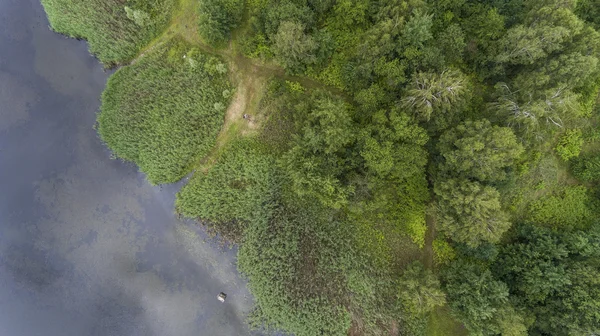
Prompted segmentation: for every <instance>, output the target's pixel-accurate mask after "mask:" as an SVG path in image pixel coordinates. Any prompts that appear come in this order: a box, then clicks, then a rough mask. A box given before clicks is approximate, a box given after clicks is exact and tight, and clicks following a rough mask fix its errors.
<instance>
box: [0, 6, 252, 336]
mask: <svg viewBox="0 0 600 336" xmlns="http://www.w3.org/2000/svg"><path fill="white" fill-rule="evenodd" d="M108 75H109V73H105V72H104V71H103V68H102V66H101V65H100V64H99V63H98V62H97V60H96V59H95V58H93V57H92V56H90V55H89V53H88V51H87V45H86V43H85V42H82V41H76V40H72V39H67V38H65V37H63V36H61V35H58V34H55V33H53V32H51V31H50V30H49V28H48V22H47V19H46V17H45V14H44V12H43V9H42V7H41V5H40V4H39V0H0V335H7V336H29V335H43V336H55V335H60V336H70V335H76V336H95V335H102V336H105V335H115V336H116V335H118V336H121V335H124V336H125V335H144V336H150V335H157V336H170V335H173V336H186V335H194V336H198V335H200V336H202V335H210V336H212V335H217V336H220V335H245V334H248V333H249V332H248V330H247V327H246V325H245V323H244V315H245V313H246V312H247V311H248V310H249V309H250V308H251V299H250V298H249V295H248V293H247V290H246V287H245V282H244V281H243V280H242V279H241V278H240V275H239V274H238V273H237V271H236V268H235V265H234V262H235V253H236V252H235V251H234V250H230V249H227V248H221V247H219V246H218V244H216V243H215V242H214V241H211V240H208V239H206V237H205V235H204V233H203V232H202V231H201V230H200V229H199V228H198V227H197V226H195V225H194V224H193V223H187V222H182V221H179V220H177V219H176V218H175V216H174V215H173V200H174V197H175V192H176V191H177V190H178V188H179V185H169V186H164V187H162V188H161V187H153V186H150V185H149V184H148V183H147V182H146V181H145V180H144V176H143V175H142V174H140V173H139V172H138V171H137V168H136V167H135V166H133V165H131V164H127V163H124V162H121V161H118V160H111V159H110V152H109V151H108V150H107V149H106V147H105V146H104V145H103V144H102V142H101V141H100V140H99V139H98V137H97V135H96V131H95V130H94V129H93V126H94V122H95V118H96V113H97V111H98V107H99V104H100V102H99V98H100V94H101V92H102V89H103V88H104V85H105V83H106V80H107V78H108ZM221 291H223V292H225V293H227V294H228V298H227V302H226V303H224V304H222V303H220V302H218V301H217V299H216V296H217V294H218V293H219V292H221Z"/></svg>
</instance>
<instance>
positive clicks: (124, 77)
mask: <svg viewBox="0 0 600 336" xmlns="http://www.w3.org/2000/svg"><path fill="white" fill-rule="evenodd" d="M226 71H227V68H226V66H225V64H224V63H223V62H222V61H221V60H219V59H218V58H216V57H213V56H207V55H204V54H202V53H200V52H199V51H198V50H197V49H195V48H192V47H191V46H190V45H188V44H186V43H185V42H182V41H179V40H172V41H169V42H167V43H165V44H162V45H157V46H156V47H155V48H153V49H152V50H151V51H149V52H148V53H147V54H146V55H144V56H143V57H141V58H140V59H139V61H138V62H136V63H135V64H132V65H130V66H127V67H124V68H122V69H120V70H119V71H117V72H116V73H115V74H114V75H113V76H111V78H110V79H109V81H108V84H107V87H106V90H105V91H104V93H103V94H102V107H101V112H100V115H99V116H98V122H99V127H98V131H99V133H100V136H101V137H102V139H103V140H104V141H105V142H106V144H107V145H108V146H109V147H110V148H111V149H112V150H113V151H114V152H115V153H116V154H117V156H119V157H120V158H123V159H125V160H128V161H133V162H135V163H136V164H137V165H138V166H139V167H140V170H141V171H142V172H144V173H146V174H147V176H148V180H149V181H150V182H152V183H155V184H159V183H169V182H175V181H177V180H179V179H180V178H182V177H183V176H185V175H186V174H187V173H189V172H190V171H191V170H192V168H193V165H194V163H196V162H198V161H199V160H200V159H201V158H202V157H204V156H205V155H206V154H207V153H208V152H209V151H210V150H211V148H212V146H213V145H214V143H215V139H216V137H217V134H218V133H219V130H220V129H221V126H222V124H223V116H224V113H225V108H226V106H227V105H228V101H229V94H230V90H231V87H230V85H229V82H228V80H227V77H226Z"/></svg>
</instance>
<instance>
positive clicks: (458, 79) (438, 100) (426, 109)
mask: <svg viewBox="0 0 600 336" xmlns="http://www.w3.org/2000/svg"><path fill="white" fill-rule="evenodd" d="M465 89H466V83H465V78H464V75H463V74H461V73H460V72H458V71H456V70H447V71H444V72H442V73H440V74H436V73H425V72H420V73H417V74H415V76H414V77H413V79H412V81H411V83H410V84H409V86H408V89H407V91H406V94H405V96H404V99H403V104H404V106H405V107H406V108H408V109H409V110H410V111H411V112H413V113H414V114H415V115H416V116H417V118H419V119H421V120H424V121H429V120H430V119H431V118H432V117H436V116H435V115H434V112H436V111H437V112H440V111H444V110H449V109H450V108H451V107H452V105H453V104H455V103H456V102H458V101H460V100H461V99H462V98H463V94H464V91H465Z"/></svg>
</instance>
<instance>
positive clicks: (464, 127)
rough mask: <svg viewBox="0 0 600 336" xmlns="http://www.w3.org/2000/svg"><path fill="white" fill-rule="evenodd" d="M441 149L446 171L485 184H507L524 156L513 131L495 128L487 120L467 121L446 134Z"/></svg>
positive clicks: (442, 138)
mask: <svg viewBox="0 0 600 336" xmlns="http://www.w3.org/2000/svg"><path fill="white" fill-rule="evenodd" d="M438 147H439V150H440V153H441V155H442V156H443V157H444V164H443V165H442V169H443V170H447V171H449V172H452V174H459V175H462V176H465V177H468V178H474V179H477V180H479V181H486V182H494V181H501V180H504V179H505V177H506V169H507V168H510V167H511V166H512V165H513V164H514V162H515V159H517V158H518V157H519V156H520V155H521V154H522V153H523V146H521V144H519V143H518V142H517V138H516V136H515V135H514V134H513V132H512V130H511V129H510V128H508V127H499V126H492V125H491V123H490V122H489V121H488V120H487V119H482V120H478V121H466V122H464V123H462V124H460V125H458V126H456V127H455V128H453V129H451V130H448V131H446V132H445V133H444V134H442V136H441V137H440V139H439V142H438Z"/></svg>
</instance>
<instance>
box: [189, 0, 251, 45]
mask: <svg viewBox="0 0 600 336" xmlns="http://www.w3.org/2000/svg"><path fill="white" fill-rule="evenodd" d="M198 11H199V19H198V21H199V22H198V23H199V27H200V35H202V37H204V38H205V39H206V40H207V41H208V42H210V43H221V42H226V41H228V40H229V38H230V37H231V31H232V30H233V29H234V28H236V27H237V26H238V25H239V23H240V21H241V20H242V16H243V14H244V1H243V0H201V1H199V5H198Z"/></svg>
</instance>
